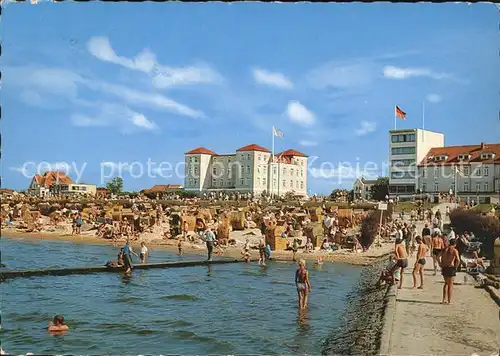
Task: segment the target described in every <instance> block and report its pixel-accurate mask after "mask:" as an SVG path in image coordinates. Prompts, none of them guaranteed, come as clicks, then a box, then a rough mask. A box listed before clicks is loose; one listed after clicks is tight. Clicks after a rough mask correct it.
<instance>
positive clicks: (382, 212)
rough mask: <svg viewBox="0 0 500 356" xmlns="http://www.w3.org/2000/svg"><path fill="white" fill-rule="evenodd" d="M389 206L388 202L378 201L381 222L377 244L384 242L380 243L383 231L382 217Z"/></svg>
mask: <svg viewBox="0 0 500 356" xmlns="http://www.w3.org/2000/svg"><path fill="white" fill-rule="evenodd" d="M387 207H388V206H387V203H383V202H380V203H378V211H380V222H379V224H378V236H377V246H382V244H381V243H380V235H381V233H382V218H383V216H384V211H386V210H387Z"/></svg>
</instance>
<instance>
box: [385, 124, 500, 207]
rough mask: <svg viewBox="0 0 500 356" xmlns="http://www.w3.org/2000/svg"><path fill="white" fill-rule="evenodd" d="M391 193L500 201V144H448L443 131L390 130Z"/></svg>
mask: <svg viewBox="0 0 500 356" xmlns="http://www.w3.org/2000/svg"><path fill="white" fill-rule="evenodd" d="M389 139H390V144H389V195H390V196H391V197H395V196H399V197H400V198H408V197H411V196H413V195H415V194H417V193H424V194H430V195H437V194H443V193H448V194H449V193H451V194H452V195H456V196H457V197H458V198H459V199H461V200H462V201H467V202H471V201H474V202H477V203H483V202H484V203H490V202H491V203H497V202H500V144H498V143H497V144H486V143H484V142H481V143H480V144H476V145H464V146H445V145H444V134H442V133H438V132H433V131H426V130H421V129H402V130H391V131H389Z"/></svg>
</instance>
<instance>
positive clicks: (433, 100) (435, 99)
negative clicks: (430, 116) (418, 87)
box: [425, 94, 443, 103]
mask: <svg viewBox="0 0 500 356" xmlns="http://www.w3.org/2000/svg"><path fill="white" fill-rule="evenodd" d="M425 99H426V100H427V101H428V102H430V103H439V102H440V101H442V100H443V98H441V96H439V95H438V94H429V95H427V96H426V97H425Z"/></svg>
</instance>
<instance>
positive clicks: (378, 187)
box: [370, 177, 389, 201]
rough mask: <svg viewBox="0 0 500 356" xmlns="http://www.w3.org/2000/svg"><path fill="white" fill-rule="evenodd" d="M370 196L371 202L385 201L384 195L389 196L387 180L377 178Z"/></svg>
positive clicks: (385, 178)
mask: <svg viewBox="0 0 500 356" xmlns="http://www.w3.org/2000/svg"><path fill="white" fill-rule="evenodd" d="M370 195H371V198H372V199H373V200H376V201H381V200H385V197H386V195H389V178H387V177H381V178H378V179H377V182H376V183H375V184H374V185H373V186H372V187H371V189H370Z"/></svg>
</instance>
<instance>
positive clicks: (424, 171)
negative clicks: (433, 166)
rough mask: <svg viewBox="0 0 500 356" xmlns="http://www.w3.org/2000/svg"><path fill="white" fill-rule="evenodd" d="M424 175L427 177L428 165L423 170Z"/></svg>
mask: <svg viewBox="0 0 500 356" xmlns="http://www.w3.org/2000/svg"><path fill="white" fill-rule="evenodd" d="M422 177H424V178H427V167H426V168H424V169H423V170H422Z"/></svg>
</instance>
